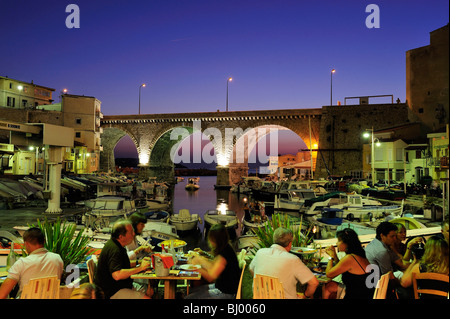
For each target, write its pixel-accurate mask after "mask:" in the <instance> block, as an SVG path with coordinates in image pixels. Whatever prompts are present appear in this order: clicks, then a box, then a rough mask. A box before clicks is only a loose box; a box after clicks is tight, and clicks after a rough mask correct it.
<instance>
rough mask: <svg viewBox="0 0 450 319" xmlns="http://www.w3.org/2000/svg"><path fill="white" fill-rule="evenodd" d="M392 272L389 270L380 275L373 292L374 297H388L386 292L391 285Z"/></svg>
mask: <svg viewBox="0 0 450 319" xmlns="http://www.w3.org/2000/svg"><path fill="white" fill-rule="evenodd" d="M392 275H393V274H392V272H391V271H390V272H388V273H387V274H384V275H382V276H381V277H380V279H379V280H378V282H377V286H376V288H375V292H374V294H373V299H386V293H387V289H388V286H389V281H390V278H391V276H392Z"/></svg>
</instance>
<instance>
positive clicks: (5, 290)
mask: <svg viewBox="0 0 450 319" xmlns="http://www.w3.org/2000/svg"><path fill="white" fill-rule="evenodd" d="M16 285H17V280H14V279H11V278H6V280H5V281H4V282H3V283H2V285H1V286H0V299H6V298H8V296H9V293H10V292H11V291H12V290H13V289H14V287H15V286H16Z"/></svg>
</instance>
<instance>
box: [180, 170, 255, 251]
mask: <svg viewBox="0 0 450 319" xmlns="http://www.w3.org/2000/svg"><path fill="white" fill-rule="evenodd" d="M187 179H188V178H185V181H186V180H187ZM185 181H183V182H180V183H178V184H176V185H175V188H174V193H173V194H174V196H173V206H172V207H173V212H174V213H177V212H179V211H180V209H188V210H189V212H190V213H191V214H198V215H199V217H200V218H201V219H202V220H203V216H204V214H205V212H206V211H208V210H211V209H217V210H220V211H226V210H232V211H234V212H235V213H236V216H237V217H238V219H239V221H240V223H239V227H238V229H237V230H236V231H237V233H238V234H240V232H241V230H242V219H243V217H244V209H243V207H244V198H246V196H243V195H238V194H235V193H231V192H230V191H229V190H223V189H220V190H215V189H214V184H215V183H216V176H202V177H200V180H199V186H200V188H199V189H198V190H196V191H195V192H193V191H187V190H186V189H185V186H186V182H185ZM204 229H205V225H204V222H203V223H201V224H199V230H198V231H197V232H193V233H187V234H181V237H182V239H183V240H185V241H186V242H187V243H188V245H187V249H192V248H195V247H201V248H202V249H207V243H206V242H205V241H204V235H205V234H204Z"/></svg>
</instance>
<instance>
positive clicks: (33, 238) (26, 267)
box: [0, 227, 64, 299]
mask: <svg viewBox="0 0 450 319" xmlns="http://www.w3.org/2000/svg"><path fill="white" fill-rule="evenodd" d="M23 241H24V245H25V249H26V251H27V253H28V256H27V257H25V258H19V259H18V260H17V261H16V262H15V263H14V265H13V266H12V267H11V268H10V269H9V271H8V277H7V278H6V280H5V281H4V282H3V284H2V285H1V287H0V299H6V298H7V297H8V295H9V293H10V292H11V291H12V290H13V289H14V287H15V286H16V285H17V284H19V290H18V294H17V296H20V294H21V292H22V289H23V287H24V286H25V285H26V284H27V283H28V282H29V281H30V279H34V278H39V277H49V276H57V277H58V278H59V279H61V275H62V273H63V270H64V263H63V261H62V259H61V256H59V255H58V254H55V253H52V252H49V251H48V250H47V249H45V248H44V243H45V236H44V234H43V233H42V231H41V230H40V229H39V228H36V227H33V228H30V229H28V230H27V231H26V232H25V233H24V234H23Z"/></svg>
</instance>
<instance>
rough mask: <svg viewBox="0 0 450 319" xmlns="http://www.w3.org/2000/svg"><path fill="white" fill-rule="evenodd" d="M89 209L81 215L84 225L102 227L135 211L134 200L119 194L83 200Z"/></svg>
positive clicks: (94, 227) (93, 227)
mask: <svg viewBox="0 0 450 319" xmlns="http://www.w3.org/2000/svg"><path fill="white" fill-rule="evenodd" d="M85 206H86V207H87V208H88V209H89V210H88V211H87V212H86V213H85V214H84V216H83V219H84V224H85V226H86V227H90V228H92V229H102V228H106V227H109V225H110V224H111V223H113V222H115V221H116V220H117V219H120V218H127V217H128V216H129V215H131V214H133V213H134V212H136V207H135V204H134V200H131V199H128V198H126V197H119V196H101V197H97V198H95V199H91V200H88V201H85Z"/></svg>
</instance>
